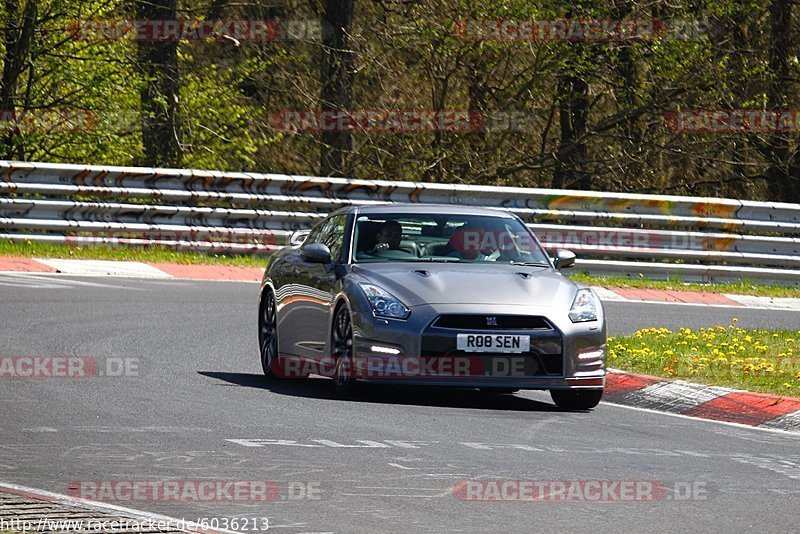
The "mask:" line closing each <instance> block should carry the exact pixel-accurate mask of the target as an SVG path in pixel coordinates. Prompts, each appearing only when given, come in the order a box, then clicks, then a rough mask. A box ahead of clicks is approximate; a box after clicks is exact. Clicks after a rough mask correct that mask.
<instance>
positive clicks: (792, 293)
mask: <svg viewBox="0 0 800 534" xmlns="http://www.w3.org/2000/svg"><path fill="white" fill-rule="evenodd" d="M568 275H569V278H570V279H571V280H575V281H576V282H580V283H582V284H587V285H592V286H602V287H622V288H635V289H664V290H668V291H705V292H707V293H730V294H734V295H754V296H757V297H793V298H800V287H787V286H779V285H768V284H757V283H755V282H752V281H749V280H746V279H743V280H741V281H739V282H725V283H722V282H719V283H707V284H703V283H699V282H684V281H682V280H680V279H677V278H671V279H669V280H648V279H646V278H639V279H635V278H634V279H631V278H625V277H622V276H594V275H591V274H586V273H568Z"/></svg>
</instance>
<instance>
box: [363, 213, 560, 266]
mask: <svg viewBox="0 0 800 534" xmlns="http://www.w3.org/2000/svg"><path fill="white" fill-rule="evenodd" d="M354 243H355V246H354V247H353V251H354V252H353V255H354V258H353V261H354V262H357V263H368V262H407V261H419V262H424V261H435V262H457V263H462V262H463V263H520V264H532V265H542V266H549V265H550V263H549V261H548V258H547V255H546V253H545V252H544V251H543V250H542V248H541V246H540V245H539V243H538V242H537V241H536V239H535V238H534V237H533V234H532V233H531V231H530V230H529V229H528V228H527V227H526V226H525V225H524V224H523V223H522V222H520V221H519V220H518V219H516V218H514V217H508V216H503V215H497V216H492V215H458V214H454V215H446V214H416V213H415V214H397V213H387V214H380V213H374V214H369V215H362V216H359V217H358V219H357V220H356V227H355V236H354Z"/></svg>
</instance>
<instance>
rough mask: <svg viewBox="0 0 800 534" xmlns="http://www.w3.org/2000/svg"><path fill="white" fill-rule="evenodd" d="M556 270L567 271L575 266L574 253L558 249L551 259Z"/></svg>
mask: <svg viewBox="0 0 800 534" xmlns="http://www.w3.org/2000/svg"><path fill="white" fill-rule="evenodd" d="M553 260H554V263H555V265H556V269H567V268H569V267H572V266H574V265H575V253H574V252H572V251H570V250H564V249H559V250H557V251H556V256H555V258H553Z"/></svg>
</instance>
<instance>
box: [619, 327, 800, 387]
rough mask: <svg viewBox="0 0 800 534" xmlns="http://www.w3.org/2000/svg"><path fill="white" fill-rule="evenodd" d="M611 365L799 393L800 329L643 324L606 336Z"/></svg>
mask: <svg viewBox="0 0 800 534" xmlns="http://www.w3.org/2000/svg"><path fill="white" fill-rule="evenodd" d="M608 365H609V367H614V368H617V369H621V370H623V371H630V372H634V373H644V374H649V375H656V376H661V377H664V378H668V379H686V380H691V381H692V382H700V383H703V384H709V385H713V386H723V387H730V388H735V389H745V390H749V391H760V392H762V393H773V394H776V395H786V396H790V397H800V330H797V331H788V330H775V331H772V330H744V329H742V328H739V327H738V326H736V319H733V322H732V324H730V325H728V326H715V327H709V328H700V329H699V330H692V329H690V328H681V329H679V330H678V331H677V332H673V331H671V330H668V329H667V328H645V329H644V330H639V331H638V332H636V333H634V334H633V335H632V336H622V337H613V338H609V339H608Z"/></svg>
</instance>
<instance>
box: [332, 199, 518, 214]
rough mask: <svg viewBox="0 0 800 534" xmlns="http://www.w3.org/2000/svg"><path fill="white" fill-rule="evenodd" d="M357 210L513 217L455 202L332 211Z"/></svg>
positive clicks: (337, 212) (363, 211) (360, 207)
mask: <svg viewBox="0 0 800 534" xmlns="http://www.w3.org/2000/svg"><path fill="white" fill-rule="evenodd" d="M355 211H358V214H359V215H371V214H376V213H380V214H384V213H385V214H397V213H403V214H406V213H408V214H431V215H488V216H493V217H513V215H511V214H510V213H509V212H508V211H506V210H504V209H502V208H484V207H480V206H460V205H457V204H417V203H410V202H404V203H392V204H378V205H375V206H348V207H346V208H341V209H339V210H336V211H335V212H334V213H335V214H339V213H352V212H355Z"/></svg>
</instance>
